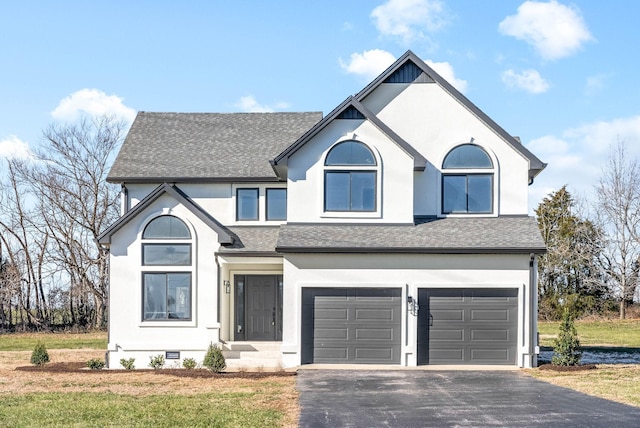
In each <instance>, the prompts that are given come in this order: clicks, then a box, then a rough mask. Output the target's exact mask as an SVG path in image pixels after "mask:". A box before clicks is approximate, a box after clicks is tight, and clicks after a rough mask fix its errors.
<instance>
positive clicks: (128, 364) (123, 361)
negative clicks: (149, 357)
mask: <svg viewBox="0 0 640 428" xmlns="http://www.w3.org/2000/svg"><path fill="white" fill-rule="evenodd" d="M135 362H136V359H135V358H129V359H127V358H120V365H121V366H122V367H124V368H125V369H126V370H133V369H135V368H136V366H135V365H134V364H133V363H135Z"/></svg>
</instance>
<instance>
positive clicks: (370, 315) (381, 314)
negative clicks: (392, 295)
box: [355, 309, 394, 321]
mask: <svg viewBox="0 0 640 428" xmlns="http://www.w3.org/2000/svg"><path fill="white" fill-rule="evenodd" d="M393 315H394V310H393V309H356V310H355V316H356V319H357V320H358V321H369V320H383V321H385V320H386V321H393Z"/></svg>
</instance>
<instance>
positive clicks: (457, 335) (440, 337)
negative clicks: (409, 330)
mask: <svg viewBox="0 0 640 428" xmlns="http://www.w3.org/2000/svg"><path fill="white" fill-rule="evenodd" d="M429 338H430V339H431V340H432V341H436V342H438V341H439V342H442V341H445V342H463V341H464V330H461V329H447V330H442V329H439V330H436V329H432V330H431V331H430V336H429Z"/></svg>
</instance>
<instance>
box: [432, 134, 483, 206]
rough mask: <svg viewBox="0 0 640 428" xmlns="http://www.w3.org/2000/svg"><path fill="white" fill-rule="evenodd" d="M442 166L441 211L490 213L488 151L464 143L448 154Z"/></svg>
mask: <svg viewBox="0 0 640 428" xmlns="http://www.w3.org/2000/svg"><path fill="white" fill-rule="evenodd" d="M442 169H443V174H442V213H443V214H456V213H476V214H489V213H491V212H493V175H494V166H493V162H492V161H491V158H490V157H489V155H488V154H487V152H485V151H484V150H483V149H482V148H481V147H479V146H477V145H475V144H463V145H461V146H458V147H456V148H454V149H453V150H451V151H450V152H449V153H448V154H447V156H446V157H445V158H444V162H443V163H442Z"/></svg>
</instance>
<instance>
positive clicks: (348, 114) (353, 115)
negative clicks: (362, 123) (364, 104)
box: [337, 107, 365, 120]
mask: <svg viewBox="0 0 640 428" xmlns="http://www.w3.org/2000/svg"><path fill="white" fill-rule="evenodd" d="M364 118H365V117H364V115H363V114H362V113H360V112H359V111H358V110H356V109H355V107H349V108H348V109H346V110H345V111H343V112H342V113H340V114H339V115H338V117H337V119H361V120H362V119H364Z"/></svg>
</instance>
